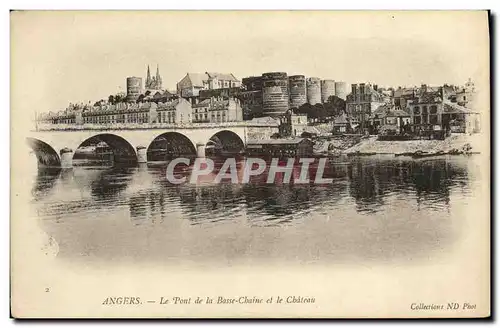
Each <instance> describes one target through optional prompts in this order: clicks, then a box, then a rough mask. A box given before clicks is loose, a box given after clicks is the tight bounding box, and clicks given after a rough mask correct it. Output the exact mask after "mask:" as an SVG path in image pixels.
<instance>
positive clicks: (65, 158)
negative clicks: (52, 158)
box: [59, 147, 73, 169]
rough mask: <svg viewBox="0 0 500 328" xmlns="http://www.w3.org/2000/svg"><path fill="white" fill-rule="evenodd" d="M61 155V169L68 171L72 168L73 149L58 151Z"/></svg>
mask: <svg viewBox="0 0 500 328" xmlns="http://www.w3.org/2000/svg"><path fill="white" fill-rule="evenodd" d="M59 154H60V155H61V167H62V168H63V169H69V168H72V167H73V149H71V148H68V147H64V148H63V149H61V150H60V151H59Z"/></svg>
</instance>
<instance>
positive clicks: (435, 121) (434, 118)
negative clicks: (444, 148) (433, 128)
mask: <svg viewBox="0 0 500 328" xmlns="http://www.w3.org/2000/svg"><path fill="white" fill-rule="evenodd" d="M429 123H431V124H438V116H437V115H431V116H430V122H429Z"/></svg>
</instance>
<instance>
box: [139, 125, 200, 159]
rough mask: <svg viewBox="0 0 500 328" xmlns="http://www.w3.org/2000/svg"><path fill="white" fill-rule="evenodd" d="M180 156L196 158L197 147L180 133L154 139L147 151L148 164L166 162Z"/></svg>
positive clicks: (161, 135)
mask: <svg viewBox="0 0 500 328" xmlns="http://www.w3.org/2000/svg"><path fill="white" fill-rule="evenodd" d="M180 156H186V157H189V156H196V146H195V145H194V144H193V142H192V141H191V139H189V138H188V137H187V136H185V135H184V134H182V133H179V132H173V131H172V132H165V133H162V134H160V135H159V136H157V137H156V138H154V140H153V141H152V142H151V143H150V144H149V146H148V149H147V159H148V162H154V161H165V160H167V159H172V158H176V157H180Z"/></svg>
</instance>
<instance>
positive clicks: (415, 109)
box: [413, 106, 420, 115]
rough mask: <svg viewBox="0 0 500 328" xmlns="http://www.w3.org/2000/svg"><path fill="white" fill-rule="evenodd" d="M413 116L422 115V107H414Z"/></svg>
mask: <svg viewBox="0 0 500 328" xmlns="http://www.w3.org/2000/svg"><path fill="white" fill-rule="evenodd" d="M413 115H420V107H418V106H415V107H413Z"/></svg>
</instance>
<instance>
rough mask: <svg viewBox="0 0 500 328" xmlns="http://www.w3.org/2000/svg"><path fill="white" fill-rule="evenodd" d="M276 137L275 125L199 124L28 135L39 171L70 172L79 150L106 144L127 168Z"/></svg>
mask: <svg viewBox="0 0 500 328" xmlns="http://www.w3.org/2000/svg"><path fill="white" fill-rule="evenodd" d="M276 132H278V125H277V124H276V123H258V124H255V123H253V124H252V123H249V122H226V123H200V124H195V123H192V124H189V125H183V126H181V125H173V124H171V125H167V124H135V125H132V124H130V125H127V126H125V127H114V126H105V125H87V124H84V125H55V124H51V125H47V126H38V127H37V129H36V130H35V131H31V132H30V133H29V135H27V136H26V137H27V138H26V140H27V143H28V145H29V146H30V147H31V148H32V150H33V151H34V152H35V154H36V156H37V159H38V164H39V165H40V166H49V167H50V166H55V167H63V168H68V167H72V162H73V156H74V153H75V151H76V150H77V149H78V148H79V147H83V146H89V145H95V144H97V143H99V142H105V143H106V144H107V145H108V147H110V148H111V151H112V152H113V158H114V161H115V162H127V163H131V164H136V163H144V162H147V161H152V160H155V159H154V158H155V152H156V153H158V152H160V153H161V152H162V151H164V152H165V151H167V150H168V152H169V154H171V155H175V156H180V155H187V156H198V157H205V153H206V152H208V151H222V152H225V153H228V154H231V153H241V152H242V151H244V149H245V147H246V144H247V141H248V140H249V139H263V138H269V137H270V136H271V135H272V134H273V133H276Z"/></svg>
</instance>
